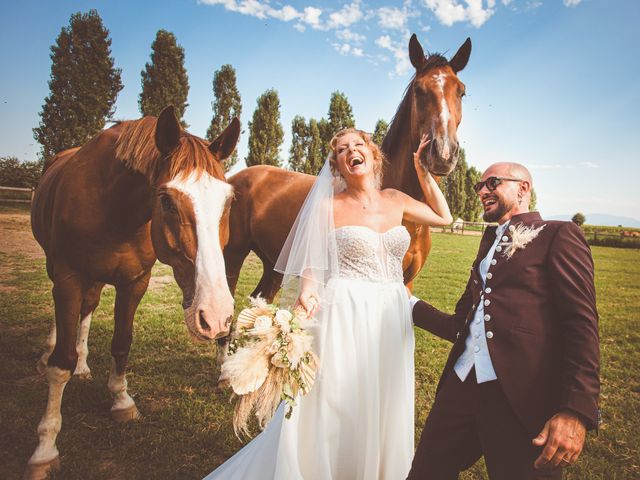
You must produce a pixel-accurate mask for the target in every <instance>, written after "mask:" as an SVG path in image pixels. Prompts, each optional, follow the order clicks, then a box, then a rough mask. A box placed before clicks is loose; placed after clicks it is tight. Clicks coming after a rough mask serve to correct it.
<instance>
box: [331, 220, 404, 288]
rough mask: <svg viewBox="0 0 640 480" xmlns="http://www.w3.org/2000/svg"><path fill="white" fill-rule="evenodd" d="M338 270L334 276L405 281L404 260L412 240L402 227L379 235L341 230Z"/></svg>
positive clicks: (351, 228)
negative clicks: (403, 274)
mask: <svg viewBox="0 0 640 480" xmlns="http://www.w3.org/2000/svg"><path fill="white" fill-rule="evenodd" d="M335 232H336V246H337V249H338V252H337V258H338V269H337V270H338V271H337V273H335V274H334V275H332V276H338V277H342V278H356V279H363V280H369V281H372V282H402V280H403V278H402V259H403V258H404V254H405V253H406V252H407V248H409V243H410V241H411V238H410V236H409V232H407V229H406V228H405V227H403V226H402V225H398V226H396V227H393V228H391V229H390V230H387V231H386V232H382V233H379V232H376V231H375V230H372V229H370V228H369V227H364V226H358V225H346V226H343V227H338V228H336V230H335Z"/></svg>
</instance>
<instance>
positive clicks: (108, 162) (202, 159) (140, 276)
mask: <svg viewBox="0 0 640 480" xmlns="http://www.w3.org/2000/svg"><path fill="white" fill-rule="evenodd" d="M239 133H240V124H239V122H238V120H237V119H234V120H233V121H232V122H231V124H230V125H229V126H228V127H227V129H226V130H225V131H224V132H223V133H222V134H221V135H220V136H219V137H218V138H217V139H216V140H215V141H214V142H213V143H211V144H209V143H208V142H205V141H204V140H202V139H200V138H198V137H195V136H193V135H190V134H188V133H187V132H184V131H182V129H181V128H180V124H179V123H178V121H177V119H176V117H175V113H174V109H173V107H167V108H165V109H164V110H163V111H162V113H161V114H160V116H159V117H158V118H157V119H156V118H155V117H145V118H142V119H140V120H136V121H128V122H121V123H118V124H116V125H115V126H113V127H111V128H109V129H107V130H103V131H102V132H100V133H98V134H97V135H96V136H95V137H94V138H93V139H92V140H91V141H89V142H88V143H87V144H86V145H84V146H83V147H82V148H79V149H73V150H71V151H65V152H62V153H60V154H58V155H57V156H56V158H55V159H54V160H53V161H52V162H49V163H48V164H47V167H46V171H45V173H44V175H43V177H42V179H41V181H40V184H39V185H38V188H37V190H36V194H35V197H34V200H33V205H32V211H31V224H32V229H33V234H34V236H35V238H36V240H37V241H38V243H39V244H40V245H41V246H42V248H43V249H44V251H45V254H46V259H47V260H46V263H47V273H48V275H49V278H50V279H51V281H52V282H53V299H54V303H55V322H54V324H53V327H52V330H51V334H50V335H49V340H48V351H47V352H46V353H45V354H44V355H43V358H42V359H41V361H40V366H41V367H43V368H44V369H45V370H46V376H47V380H48V383H49V398H48V403H47V408H46V411H45V414H44V416H43V417H42V420H41V421H40V424H39V426H38V436H39V438H40V441H39V444H38V446H37V448H36V450H35V452H34V453H33V455H32V457H31V459H30V460H29V464H28V466H27V471H26V473H25V477H26V478H42V477H43V476H44V475H46V474H47V472H48V471H49V470H50V469H51V468H55V467H56V466H57V465H58V464H59V455H58V450H57V448H56V446H55V441H56V437H57V434H58V433H59V431H60V426H61V423H62V417H61V414H60V404H61V401H62V392H63V389H64V387H65V385H66V383H67V382H68V381H69V379H70V378H71V373H72V372H74V370H75V373H76V374H78V375H82V376H85V377H86V376H88V375H89V368H88V367H87V364H86V354H87V349H86V343H87V335H88V330H89V324H90V322H91V314H92V312H93V311H94V310H95V308H96V306H97V305H98V302H99V299H100V293H101V291H102V288H103V287H104V285H105V284H107V283H108V284H111V285H114V286H115V289H116V300H115V312H114V316H115V329H114V334H113V339H112V343H111V354H112V357H113V364H112V370H111V374H110V376H109V382H108V384H109V389H110V390H111V393H112V395H113V399H114V400H113V406H112V408H111V413H112V416H113V417H114V419H116V420H117V421H126V420H131V419H134V418H137V417H138V416H139V413H138V410H137V408H136V406H135V403H134V401H133V399H132V398H131V397H130V396H129V394H128V393H127V381H126V378H125V369H126V365H127V359H128V356H129V349H130V346H131V340H132V329H133V318H134V314H135V311H136V309H137V307H138V304H139V302H140V300H141V298H142V296H143V295H144V293H145V291H146V289H147V286H148V284H149V278H150V276H151V268H152V266H153V264H154V263H155V261H156V255H157V258H158V259H160V261H162V262H163V263H166V264H169V265H171V267H172V268H173V273H174V277H175V279H176V281H177V282H178V285H179V286H180V288H181V290H182V294H183V307H184V316H185V322H186V324H187V329H188V331H189V333H190V334H191V335H192V337H193V338H194V339H196V340H200V341H205V340H209V341H210V340H213V339H215V338H216V337H219V336H221V335H222V336H224V335H226V334H227V333H228V329H229V323H230V319H231V316H232V315H233V297H232V295H231V293H230V292H229V288H228V286H227V282H226V279H225V276H224V263H223V256H222V249H223V247H224V244H225V243H226V242H227V241H228V238H229V226H228V222H229V220H228V219H229V215H228V213H229V212H228V210H229V208H230V201H231V198H232V192H233V189H232V187H231V186H230V185H229V184H228V183H227V182H226V180H225V177H224V173H223V169H222V165H221V161H222V160H224V159H225V158H227V157H228V156H229V155H231V153H232V152H233V150H234V149H235V146H236V143H237V140H238V136H239ZM78 320H80V329H79V331H78ZM79 354H80V360H78V357H79Z"/></svg>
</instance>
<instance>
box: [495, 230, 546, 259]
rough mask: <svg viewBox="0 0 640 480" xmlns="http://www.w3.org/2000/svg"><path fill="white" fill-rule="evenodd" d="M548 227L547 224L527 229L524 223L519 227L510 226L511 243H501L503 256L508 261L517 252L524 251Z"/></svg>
mask: <svg viewBox="0 0 640 480" xmlns="http://www.w3.org/2000/svg"><path fill="white" fill-rule="evenodd" d="M546 226H547V224H546V223H545V224H544V225H540V226H539V227H538V228H533V227H526V226H524V225H523V224H522V223H519V224H518V226H514V225H509V232H510V233H511V241H510V242H502V243H500V245H501V246H502V248H503V249H504V250H503V252H502V254H503V255H504V256H505V257H507V260H508V259H510V258H511V257H512V255H513V254H514V253H516V251H518V250H522V249H524V247H526V246H527V245H528V244H529V242H531V241H532V240H533V239H534V238H536V237H537V236H538V234H539V233H540V232H541V231H542V229H543V228H544V227H546Z"/></svg>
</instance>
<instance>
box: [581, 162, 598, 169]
mask: <svg viewBox="0 0 640 480" xmlns="http://www.w3.org/2000/svg"><path fill="white" fill-rule="evenodd" d="M580 165H582V166H583V167H587V168H600V165H598V164H597V163H593V162H581V163H580Z"/></svg>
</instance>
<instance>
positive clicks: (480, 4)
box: [422, 0, 496, 27]
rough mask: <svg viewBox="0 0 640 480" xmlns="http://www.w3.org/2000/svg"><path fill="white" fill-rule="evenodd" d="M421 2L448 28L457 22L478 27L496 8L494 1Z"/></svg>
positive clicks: (441, 0) (450, 0)
mask: <svg viewBox="0 0 640 480" xmlns="http://www.w3.org/2000/svg"><path fill="white" fill-rule="evenodd" d="M422 1H423V3H424V6H425V7H427V8H428V9H429V10H431V11H432V12H433V13H434V14H435V16H436V18H437V19H438V21H439V22H440V23H442V24H443V25H446V26H448V27H450V26H452V25H453V24H454V23H457V22H469V23H471V25H473V26H474V27H480V26H482V25H483V24H484V23H485V22H486V21H487V20H489V18H490V17H491V16H492V15H493V13H494V12H495V8H494V7H495V6H496V0H422ZM460 2H463V3H464V4H466V6H465V5H464V4H463V3H460ZM485 3H486V8H485V6H484V5H485Z"/></svg>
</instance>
